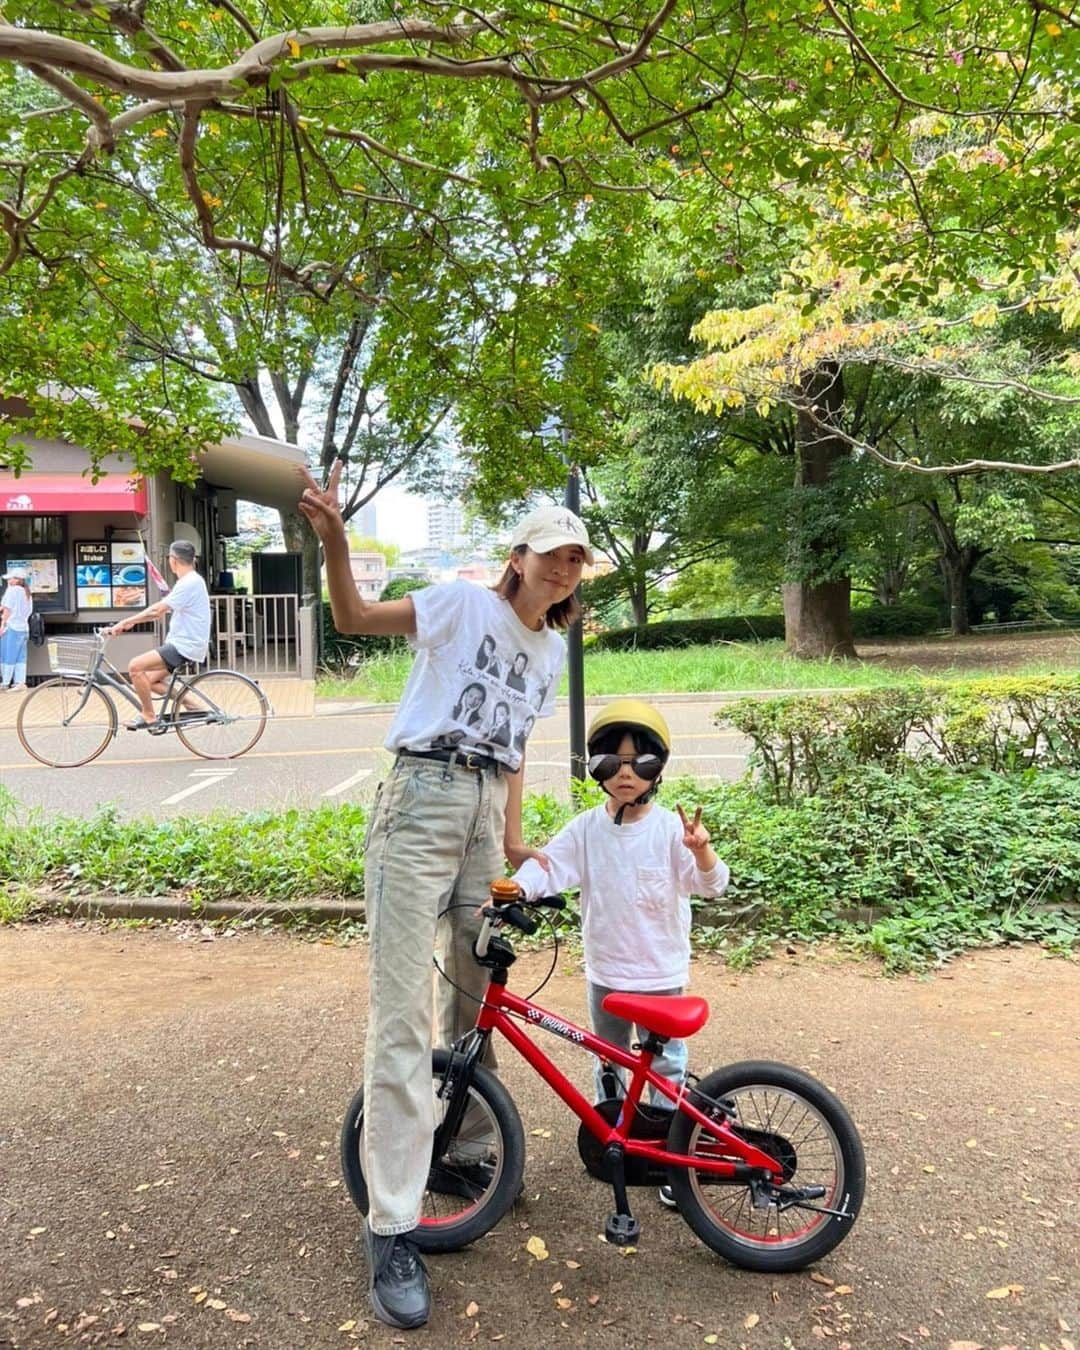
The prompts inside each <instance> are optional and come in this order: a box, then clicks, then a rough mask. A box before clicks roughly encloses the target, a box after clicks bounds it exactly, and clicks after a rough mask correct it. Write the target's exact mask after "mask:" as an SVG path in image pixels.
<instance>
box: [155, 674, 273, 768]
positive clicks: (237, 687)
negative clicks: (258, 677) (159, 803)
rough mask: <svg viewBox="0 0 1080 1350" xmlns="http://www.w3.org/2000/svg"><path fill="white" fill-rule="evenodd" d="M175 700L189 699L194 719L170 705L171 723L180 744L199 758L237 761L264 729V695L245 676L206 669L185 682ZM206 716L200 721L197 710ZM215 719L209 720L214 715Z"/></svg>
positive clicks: (177, 705) (183, 710)
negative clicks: (216, 718) (204, 712)
mask: <svg viewBox="0 0 1080 1350" xmlns="http://www.w3.org/2000/svg"><path fill="white" fill-rule="evenodd" d="M184 683H185V685H186V688H181V689H180V690H179V698H180V699H183V698H185V697H187V698H190V700H191V702H192V704H193V705H194V711H195V716H194V718H193V719H191V720H186V716H187V712H188V711H189V710H186V709H184V708H182V707H180V706H179V702H174V704H173V708H172V722H173V725H174V726H175V727H176V734H177V736H178V737H179V738H180V740H181V742H182V743H183V744H184V745H186V746H187V748H188V749H189V750H190V751H191V753H192V754H193V755H198V756H200V758H202V759H238V758H239V757H240V756H241V755H246V754H247V752H248V751H249V750H250V749H251V748H252V746H254V745H255V743H256V742H257V741H258V739H259V737H260V736H261V735H262V734H263V732H264V731H265V730H266V716H267V713H268V712H269V710H270V705H269V703H268V702H267V700H266V695H265V694H264V693H263V691H262V690H261V689H260V688H259V686H258V685H257V684H256V683H255V681H254V680H249V679H248V677H247V676H246V675H241V674H240V673H239V672H238V671H235V670H206V671H203V673H202V674H201V675H194V676H192V678H191V679H190V680H186V681H185V682H184ZM200 709H205V710H206V715H205V716H204V717H203V718H202V719H200V716H199V710H200ZM215 714H217V715H218V716H219V720H216V721H215V720H213V718H214V715H215Z"/></svg>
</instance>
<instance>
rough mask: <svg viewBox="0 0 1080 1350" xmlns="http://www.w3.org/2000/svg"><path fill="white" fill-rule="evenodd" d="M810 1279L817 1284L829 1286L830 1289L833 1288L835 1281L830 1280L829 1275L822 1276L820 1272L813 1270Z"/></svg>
mask: <svg viewBox="0 0 1080 1350" xmlns="http://www.w3.org/2000/svg"><path fill="white" fill-rule="evenodd" d="M810 1278H811V1279H812V1280H813V1281H814V1283H815V1284H824V1285H828V1287H829V1288H830V1289H831V1288H832V1287H833V1281H832V1280H830V1279H829V1277H828V1275H822V1274H821V1272H820V1271H818V1270H812V1271H811V1272H810Z"/></svg>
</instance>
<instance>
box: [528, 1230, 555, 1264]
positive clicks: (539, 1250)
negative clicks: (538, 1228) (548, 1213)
mask: <svg viewBox="0 0 1080 1350" xmlns="http://www.w3.org/2000/svg"><path fill="white" fill-rule="evenodd" d="M525 1250H526V1251H527V1252H528V1253H529V1255H530V1256H535V1257H536V1259H537V1260H538V1261H546V1260H547V1259H548V1257H549V1256H550V1255H551V1253H550V1252H549V1251H548V1249H547V1243H546V1242H545V1241H544V1239H543V1238H542V1237H536V1236H533V1237H531V1238H530V1239H529V1240H528V1242H526V1244H525Z"/></svg>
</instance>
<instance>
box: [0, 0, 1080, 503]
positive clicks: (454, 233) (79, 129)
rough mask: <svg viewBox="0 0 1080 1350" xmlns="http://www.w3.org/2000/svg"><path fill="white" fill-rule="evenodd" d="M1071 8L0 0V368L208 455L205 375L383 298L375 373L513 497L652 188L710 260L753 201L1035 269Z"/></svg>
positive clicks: (777, 0)
mask: <svg viewBox="0 0 1080 1350" xmlns="http://www.w3.org/2000/svg"><path fill="white" fill-rule="evenodd" d="M388 10H389V11H390V12H389V13H388ZM1075 28H1076V21H1075V20H1074V19H1073V18H1072V16H1071V14H1069V13H1068V12H1065V11H1062V12H1058V11H1057V10H1056V9H1054V8H1053V7H1052V6H1051V5H1049V4H1048V3H1047V0H1030V3H1028V4H1016V3H1014V0H955V2H953V0H950V2H949V3H946V0H861V3H859V4H858V5H854V6H851V5H849V6H840V5H838V4H837V3H836V0H816V3H805V2H804V0H765V3H761V0H751V2H750V3H745V0H744V2H743V3H736V2H735V0H730V3H729V2H727V0H710V2H709V3H707V4H706V3H702V2H701V0H678V3H676V0H652V3H646V2H645V0H626V3H624V4H623V5H622V6H621V7H620V8H618V9H616V10H614V11H610V10H602V9H601V7H600V6H598V5H597V4H595V0H585V3H579V4H571V3H561V2H560V0H507V3H505V4H504V5H502V6H500V8H499V9H498V10H497V11H491V12H487V11H482V10H479V9H471V8H462V7H460V6H459V5H457V4H449V3H443V2H442V0H408V2H407V3H401V4H390V3H386V4H378V5H377V4H376V3H375V0H353V2H352V3H349V4H347V5H346V4H343V3H337V2H336V0H318V2H316V0H308V2H307V3H297V2H295V0H293V2H290V0H259V3H258V4H256V3H255V0H223V2H222V3H218V4H213V3H211V4H208V5H207V6H206V7H205V8H202V7H193V6H192V5H191V4H190V0H131V3H120V2H119V0H5V3H4V8H3V11H2V16H0V274H2V275H3V277H4V278H5V282H4V288H3V289H0V392H3V393H6V394H18V395H19V396H21V397H22V398H23V399H24V400H25V401H26V405H27V407H28V408H29V411H30V416H31V420H33V421H34V424H35V425H36V426H38V427H43V428H44V429H46V430H47V431H49V432H50V433H51V434H57V435H61V434H62V435H66V436H68V437H69V438H70V439H78V440H81V441H82V443H84V444H86V445H87V446H88V448H89V449H90V450H91V453H92V454H98V453H104V452H106V451H107V450H108V449H111V448H114V445H117V443H119V444H120V445H122V446H124V448H130V449H131V450H132V451H133V453H134V454H135V455H136V457H137V462H139V463H141V464H142V465H143V466H148V465H149V463H150V462H152V461H155V460H156V461H157V462H159V463H163V464H168V465H170V466H171V467H173V469H174V471H176V472H178V473H180V474H191V473H192V472H193V469H194V460H193V458H192V454H193V451H196V450H197V448H198V446H199V445H200V444H201V443H202V441H203V440H205V439H208V438H211V437H212V435H213V434H214V429H215V416H217V417H218V420H219V421H220V406H221V405H220V401H219V400H218V401H215V399H214V397H213V395H214V385H215V384H217V385H220V386H223V387H228V386H232V387H236V388H241V387H243V384H244V382H245V381H250V379H251V374H252V370H253V369H261V370H266V371H269V372H271V373H274V372H277V373H283V374H287V375H288V380H287V388H286V390H285V392H286V394H287V395H288V399H287V402H288V403H289V404H291V405H293V406H295V404H296V401H297V400H296V391H297V389H298V388H300V387H301V385H302V383H303V380H304V378H305V376H304V369H305V366H304V360H305V358H306V357H307V356H308V355H309V354H310V352H311V350H312V346H313V343H314V341H315V340H319V341H327V340H329V339H330V338H331V337H333V338H334V340H335V341H336V340H337V337H336V335H340V334H346V335H348V334H349V333H350V332H351V331H352V330H353V326H355V325H358V324H359V325H363V324H364V323H365V322H366V315H367V314H368V313H369V312H377V313H378V315H379V316H380V319H379V332H380V338H379V344H380V345H379V348H378V351H377V352H376V353H375V357H374V360H373V362H369V361H366V360H365V362H363V370H364V376H365V381H366V387H367V388H369V389H370V388H377V389H378V391H379V394H380V398H381V397H385V409H386V416H387V417H388V418H392V419H393V420H394V421H395V423H396V424H398V425H400V426H401V427H402V429H403V431H404V433H405V436H406V443H409V444H411V443H412V442H413V441H414V440H415V438H416V437H418V436H423V435H425V434H426V430H427V428H428V427H430V426H431V425H432V423H433V422H434V421H435V420H436V419H437V418H438V417H439V415H440V412H441V410H442V409H443V408H444V407H446V406H449V405H451V404H452V406H453V412H454V417H455V420H456V425H457V426H458V427H459V428H460V429H461V431H462V435H463V437H464V439H465V440H466V442H467V444H468V445H469V446H470V447H471V448H472V449H474V451H475V452H476V454H477V456H478V457H483V458H484V459H485V461H486V462H485V464H484V472H485V477H486V481H485V484H484V487H485V491H484V494H483V495H484V500H485V501H491V500H494V497H495V496H496V495H498V494H501V495H502V497H503V498H504V499H505V498H506V497H508V496H512V495H516V494H519V493H521V492H524V491H526V490H528V489H529V488H530V487H533V486H535V485H536V484H537V483H538V482H539V481H541V480H542V479H543V478H544V477H545V476H547V477H549V478H550V476H551V470H552V468H553V466H554V460H555V456H554V455H553V454H552V452H551V450H550V447H548V448H545V447H544V446H543V445H542V443H539V442H537V443H534V444H533V446H532V449H533V451H534V452H535V453H534V454H533V455H532V456H524V455H522V454H521V453H520V444H519V443H515V438H514V436H513V434H512V433H513V431H514V430H515V429H519V428H520V427H522V426H525V427H528V428H532V429H536V428H538V427H540V426H541V425H542V424H543V422H544V420H545V419H546V418H548V417H550V414H551V411H552V409H553V408H554V407H565V404H566V400H567V398H568V397H570V396H571V395H572V394H573V392H574V391H573V390H570V391H568V390H567V380H566V379H565V378H564V376H565V374H566V371H567V367H566V366H563V367H561V368H559V370H558V371H557V373H556V374H554V375H553V374H552V370H553V369H554V367H553V363H552V360H551V358H552V356H553V354H557V353H558V352H559V351H560V349H561V348H562V347H563V346H564V345H566V344H567V342H568V339H569V346H570V348H571V349H572V351H573V352H574V353H575V355H574V357H573V358H572V360H571V362H570V366H569V368H570V369H571V370H572V371H573V376H574V384H575V386H576V388H577V389H579V390H580V391H581V393H582V395H583V396H587V391H588V379H587V376H586V375H585V373H584V368H585V365H586V358H587V356H588V342H589V340H590V331H591V328H593V327H595V326H596V309H597V308H599V306H598V305H597V303H596V297H597V291H598V290H600V291H604V292H606V293H610V290H611V288H612V287H613V286H614V285H615V284H616V279H617V277H618V275H619V271H620V269H621V268H624V267H625V265H626V261H627V259H628V258H631V257H633V256H634V254H635V252H637V251H639V250H640V247H641V240H642V238H643V236H644V235H645V233H646V232H647V231H648V232H650V237H651V230H652V228H653V226H654V225H655V224H656V218H655V214H654V213H653V211H652V207H653V204H654V203H655V201H656V200H657V199H658V198H671V199H679V207H678V210H679V215H678V219H679V222H680V223H679V228H680V230H682V231H683V232H684V237H685V238H686V239H687V240H688V241H689V242H688V246H689V247H692V248H693V249H694V250H696V251H697V252H699V253H700V254H702V255H704V256H706V257H707V258H708V259H709V261H710V263H713V264H715V263H716V261H717V259H718V258H721V259H724V260H726V262H727V263H730V264H731V265H740V266H744V267H745V266H748V265H751V263H752V262H753V261H754V260H753V259H750V258H747V257H741V256H740V252H741V240H742V238H743V237H744V233H743V227H744V223H745V221H746V220H748V219H750V218H752V219H753V221H754V223H755V229H754V235H753V237H754V240H755V247H758V248H768V249H770V250H772V252H773V253H774V254H775V255H786V256H790V254H791V252H792V251H793V247H795V246H796V245H798V246H801V244H802V242H803V241H804V240H805V239H806V238H807V237H808V234H809V233H810V232H813V235H814V238H815V240H816V241H817V244H818V246H819V247H820V248H821V249H822V250H823V251H824V252H826V253H828V254H829V255H830V256H833V257H837V258H839V260H840V261H841V262H843V263H845V264H847V265H849V266H854V267H856V268H858V269H862V270H864V271H865V270H867V269H869V271H871V272H875V273H879V274H880V273H883V272H884V271H885V270H886V269H888V268H890V267H894V268H897V269H900V270H898V272H897V273H896V277H897V279H896V282H895V285H896V286H897V287H901V286H904V287H907V288H908V291H909V292H917V291H918V290H919V289H920V288H925V289H927V290H933V289H934V288H935V287H936V286H938V285H939V284H940V283H941V281H942V279H943V278H948V279H950V280H951V281H954V282H957V283H960V284H964V283H968V284H974V283H975V282H976V281H977V280H978V279H979V277H980V275H981V269H982V268H983V267H984V265H985V262H986V259H987V258H988V257H993V258H994V260H995V262H996V264H997V265H998V266H999V267H1011V268H1013V269H1015V270H1017V271H1018V273H1019V274H1020V275H1021V278H1022V279H1023V278H1024V277H1026V276H1027V275H1028V273H1034V274H1037V275H1041V274H1042V272H1043V271H1044V270H1045V264H1046V260H1047V259H1048V258H1050V257H1051V256H1052V253H1053V249H1054V247H1055V241H1056V240H1057V238H1058V235H1059V232H1060V230H1061V229H1062V228H1063V226H1064V224H1065V222H1066V220H1067V217H1068V213H1069V210H1070V201H1071V195H1072V186H1071V185H1072V184H1073V183H1075V169H1074V166H1075V158H1076V147H1077V135H1078V131H1077V128H1076V126H1075V125H1074V124H1073V123H1072V122H1071V120H1070V118H1071V111H1072V108H1071V91H1072V90H1073V89H1074V88H1075V78H1074V77H1075V60H1076V44H1075V42H1072V43H1070V42H1069V41H1068V39H1069V38H1070V37H1074V36H1075ZM721 205H722V207H723V210H720V209H719V207H720V206H721ZM793 241H794V243H793ZM196 258H198V261H197V262H196V261H195V259H196ZM211 283H212V284H211ZM237 318H240V319H242V321H243V322H242V323H240V324H238V323H237V322H236V319H237ZM28 320H29V322H28ZM177 325H179V331H180V334H181V336H182V337H184V338H186V339H188V341H187V342H186V343H185V342H182V341H181V342H178V341H176V340H175V339H176V327H177ZM167 327H168V328H170V329H171V332H170V335H169V340H168V341H165V339H164V336H162V338H161V340H160V342H158V344H157V345H155V340H152V338H153V334H154V333H155V332H161V333H163V332H164V329H165V328H167ZM238 334H240V336H239V337H238V336H237V335H238ZM417 334H422V335H423V338H424V340H423V341H422V342H418V341H416V340H415V339H416V336H417ZM217 335H220V340H216V336H217ZM9 339H10V341H9ZM290 372H291V373H290ZM192 377H195V378H192ZM560 385H561V388H560ZM249 387H250V386H249ZM91 390H92V391H93V396H92V397H90V396H88V394H87V391H91ZM103 405H104V407H103ZM133 413H134V414H138V416H139V417H140V418H141V419H142V421H143V422H147V423H148V424H150V425H151V426H158V425H160V426H161V428H162V434H161V435H160V436H159V437H157V438H154V437H146V436H142V435H141V433H140V434H136V433H133V432H130V430H129V431H125V430H124V428H130V422H129V420H128V419H129V416H130V415H131V414H133ZM567 420H568V422H569V424H570V425H571V427H572V428H573V426H574V421H575V419H574V418H573V416H571V417H569V418H568V419H567ZM333 448H334V447H333V446H330V445H327V446H326V447H325V449H326V452H327V454H329V453H330V452H331V451H332V450H333Z"/></svg>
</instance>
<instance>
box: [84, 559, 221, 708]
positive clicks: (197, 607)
mask: <svg viewBox="0 0 1080 1350" xmlns="http://www.w3.org/2000/svg"><path fill="white" fill-rule="evenodd" d="M169 568H170V570H171V571H172V572H173V574H174V575H175V577H176V585H175V586H174V587H173V588H172V590H171V591H170V592H169V593H168V595H165V596H162V598H161V599H160V600H158V601H156V602H155V603H154V604H152V605H147V607H146V608H145V609H141V610H139V612H138V614H132V615H131V617H130V618H127V619H121V620H120V622H119V623H114V624H113V626H112V627H111V628H106V629H105V632H106V634H107V636H109V637H115V636H116V634H117V633H122V632H124V630H125V629H127V628H134V626H135V625H136V624H137V623H146V622H147V620H148V619H156V618H158V617H159V616H160V615H162V614H168V615H169V616H170V618H169V632H168V635H167V638H166V641H164V642H163V643H162V644H161V646H160V647H155V648H154V650H153V651H149V652H140V653H139V655H138V656H134V657H132V659H131V662H130V663H129V665H128V674H129V675H130V676H131V687H132V688H133V689H134V690H135V692H136V694H138V696H139V705H140V707H141V709H142V716H141V717H137V718H136V719H135V720H134V721H133V722H128V723H127V724H126V725H127V728H128V730H129V731H141V730H143V729H144V728H147V729H149V731H150V732H151V734H152V735H160V734H161V732H163V731H165V730H167V727H166V725H165V723H164V722H162V721H161V720H160V719H159V718H158V717H157V716H156V714H155V712H154V703H153V695H154V694H163V693H164V692H165V688H166V680H167V677H168V676H169V675H171V674H172V672H173V671H174V670H176V669H178V668H179V667H180V666H182V665H183V664H184V662H185V661H195V662H198V661H205V660H206V653H207V651H208V650H209V644H210V594H209V592H208V591H207V589H206V582H205V581H203V579H202V577H201V576H199V574H198V572H197V571H196V570H195V545H194V544H191V543H189V542H188V541H187V540H186V539H178V540H177V541H176V542H175V543H173V544H170V545H169Z"/></svg>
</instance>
